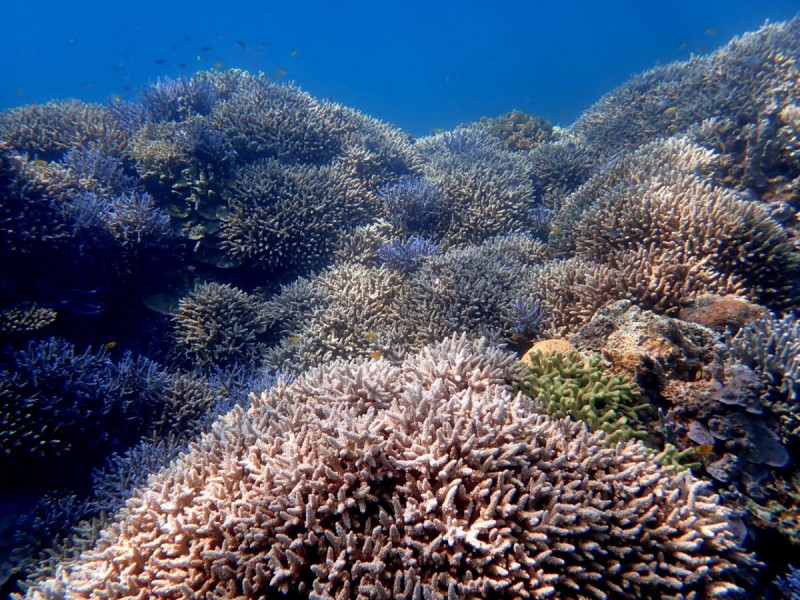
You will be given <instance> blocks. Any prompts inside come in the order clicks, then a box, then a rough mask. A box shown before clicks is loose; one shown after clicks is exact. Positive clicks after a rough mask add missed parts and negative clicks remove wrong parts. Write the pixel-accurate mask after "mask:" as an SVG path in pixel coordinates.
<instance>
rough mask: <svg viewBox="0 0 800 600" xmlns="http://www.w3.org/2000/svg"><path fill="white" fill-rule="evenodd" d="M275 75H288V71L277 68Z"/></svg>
mask: <svg viewBox="0 0 800 600" xmlns="http://www.w3.org/2000/svg"><path fill="white" fill-rule="evenodd" d="M275 75H277V76H278V77H283V76H284V75H286V71H284V70H283V69H276V70H275Z"/></svg>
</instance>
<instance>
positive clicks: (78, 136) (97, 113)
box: [0, 100, 130, 160]
mask: <svg viewBox="0 0 800 600" xmlns="http://www.w3.org/2000/svg"><path fill="white" fill-rule="evenodd" d="M0 139H3V140H5V141H7V142H8V144H9V146H10V148H11V149H13V150H16V151H17V152H25V153H28V154H31V155H33V156H35V157H37V158H39V159H44V160H52V159H58V158H60V157H61V156H63V154H64V153H65V152H67V151H68V150H69V149H70V148H76V147H79V146H85V147H92V148H95V149H97V150H98V151H100V152H102V153H103V154H107V155H112V156H121V155H123V154H124V152H125V150H126V149H127V147H128V144H129V143H130V133H129V132H128V131H126V130H125V129H123V128H122V127H121V126H120V125H119V122H118V121H117V120H116V118H114V116H113V114H112V113H111V111H110V110H109V109H108V108H106V107H105V106H100V105H97V104H85V103H83V102H80V101H78V100H65V101H54V102H48V103H47V104H41V105H36V106H25V107H21V108H12V109H8V110H5V111H3V112H0Z"/></svg>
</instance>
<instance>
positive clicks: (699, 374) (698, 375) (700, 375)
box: [694, 370, 703, 381]
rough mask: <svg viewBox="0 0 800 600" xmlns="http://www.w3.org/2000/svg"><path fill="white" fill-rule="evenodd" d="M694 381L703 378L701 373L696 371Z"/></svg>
mask: <svg viewBox="0 0 800 600" xmlns="http://www.w3.org/2000/svg"><path fill="white" fill-rule="evenodd" d="M694 378H695V380H696V381H699V380H701V379H702V378H703V371H702V370H701V371H698V372H697V374H696V375H695V376H694Z"/></svg>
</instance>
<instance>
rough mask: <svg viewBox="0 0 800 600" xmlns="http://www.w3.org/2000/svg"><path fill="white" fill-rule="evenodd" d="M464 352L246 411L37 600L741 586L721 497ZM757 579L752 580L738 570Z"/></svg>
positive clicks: (440, 354) (452, 348)
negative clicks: (534, 411)
mask: <svg viewBox="0 0 800 600" xmlns="http://www.w3.org/2000/svg"><path fill="white" fill-rule="evenodd" d="M513 365H514V358H513V357H511V356H509V355H505V354H501V353H498V352H497V351H496V350H492V349H490V348H488V347H486V346H485V345H484V344H482V343H470V342H468V341H466V340H464V339H463V338H462V339H450V340H448V341H446V342H444V343H443V344H441V345H438V346H435V347H429V348H427V349H425V350H423V351H422V352H420V353H419V354H417V355H416V356H413V357H410V358H408V359H407V360H406V361H405V363H404V364H403V365H402V366H401V367H395V366H392V365H390V364H389V363H387V362H384V361H377V362H376V361H368V362H359V363H339V364H336V365H334V366H332V367H326V368H320V369H316V370H313V371H311V372H309V373H307V374H306V375H305V376H303V377H301V378H300V379H298V380H296V381H295V382H294V383H291V384H288V385H286V384H280V385H279V386H278V387H276V388H274V389H273V390H272V391H270V392H269V393H268V394H264V395H262V397H261V398H259V399H257V400H255V401H254V402H253V405H252V407H251V408H250V409H249V410H248V411H247V412H245V411H243V410H241V409H234V410H233V411H232V412H231V413H230V414H229V415H227V416H226V417H224V418H223V419H222V420H221V421H220V422H219V423H218V424H217V425H216V426H215V427H214V429H213V431H212V432H211V433H210V434H209V435H207V436H205V437H204V438H203V439H202V440H201V441H200V442H199V443H198V444H197V445H195V447H194V448H193V450H192V451H191V452H190V453H188V454H186V455H184V456H183V457H182V458H180V459H179V460H178V461H177V462H176V463H175V464H174V466H172V467H170V468H168V469H167V470H165V471H162V472H161V473H160V474H158V475H156V476H154V477H153V478H152V479H151V480H150V482H149V485H148V487H147V488H146V489H144V490H142V491H141V493H138V494H137V495H136V496H135V497H134V498H133V499H132V500H130V501H129V502H128V504H127V507H126V508H125V509H124V510H123V512H122V513H121V515H120V517H119V521H118V523H117V524H115V525H113V526H111V527H109V528H107V529H106V530H105V532H104V533H103V534H102V536H101V539H100V541H99V543H98V544H97V545H96V546H95V547H94V548H93V549H91V550H88V551H86V552H84V553H83V554H82V555H81V557H80V558H79V559H78V560H77V561H74V562H68V563H66V564H63V565H62V566H61V567H60V568H59V570H58V572H57V573H56V576H55V577H54V578H52V579H50V580H47V581H45V582H43V583H40V584H38V585H36V586H35V587H34V588H32V589H31V590H30V591H29V592H28V597H29V598H63V597H67V596H68V597H70V598H75V599H78V598H89V597H120V598H122V597H130V598H133V597H156V596H158V597H165V598H183V597H194V598H197V597H210V596H212V595H213V597H216V598H255V597H271V595H273V594H278V593H283V594H287V593H291V594H296V595H298V596H302V597H311V598H317V599H323V598H398V599H402V598H422V597H425V598H448V599H453V598H480V597H487V596H489V597H495V598H500V597H503V598H545V597H575V598H589V597H591V598H607V597H615V598H642V597H651V596H658V597H661V598H687V597H692V596H693V594H699V595H702V596H704V597H721V596H723V595H725V594H726V593H730V592H733V591H735V590H738V589H739V588H738V587H737V586H736V584H735V583H734V578H735V577H737V576H741V575H744V574H746V573H747V571H748V569H747V567H748V566H751V565H752V559H751V558H750V556H749V555H746V554H744V553H742V552H741V551H739V550H738V549H737V547H736V545H735V543H734V542H733V533H732V530H731V527H730V525H729V523H728V520H727V517H726V513H725V511H724V510H723V509H721V508H720V507H719V505H718V503H717V499H716V497H715V496H711V495H709V494H707V493H706V492H705V491H704V487H703V484H701V483H700V482H697V481H695V480H694V479H692V477H691V476H690V475H688V474H685V473H684V474H682V475H679V476H675V477H672V476H668V475H666V474H665V473H664V472H663V471H662V470H661V468H660V467H659V466H658V465H657V464H656V462H655V461H654V459H653V458H652V457H651V456H650V455H648V454H647V453H646V452H645V450H644V448H643V447H642V446H641V445H639V444H638V443H634V442H630V443H626V444H619V445H617V446H616V447H615V448H605V447H604V446H603V441H604V438H603V435H602V434H601V433H598V434H593V435H590V434H589V433H588V432H587V430H586V428H585V427H584V426H583V425H580V424H575V423H573V422H571V421H569V420H561V421H556V420H553V419H551V418H550V417H546V416H541V415H533V416H531V415H530V414H529V410H528V407H526V406H524V405H523V404H522V403H523V400H522V399H521V398H519V397H518V398H516V399H515V398H513V397H512V396H511V394H510V391H509V388H508V386H507V385H506V381H507V380H508V378H509V377H513V376H514V375H515V373H514V372H515V367H514V366H513ZM737 564H738V565H739V567H738V569H739V572H738V574H737V573H736V571H737V568H735V567H736V565H737Z"/></svg>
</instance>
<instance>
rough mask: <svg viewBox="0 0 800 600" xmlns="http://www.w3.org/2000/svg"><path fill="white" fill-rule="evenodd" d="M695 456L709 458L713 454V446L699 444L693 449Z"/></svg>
mask: <svg viewBox="0 0 800 600" xmlns="http://www.w3.org/2000/svg"><path fill="white" fill-rule="evenodd" d="M694 451H695V452H697V456H710V455H711V453H712V452H714V444H700V445H699V446H695V447H694Z"/></svg>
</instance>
